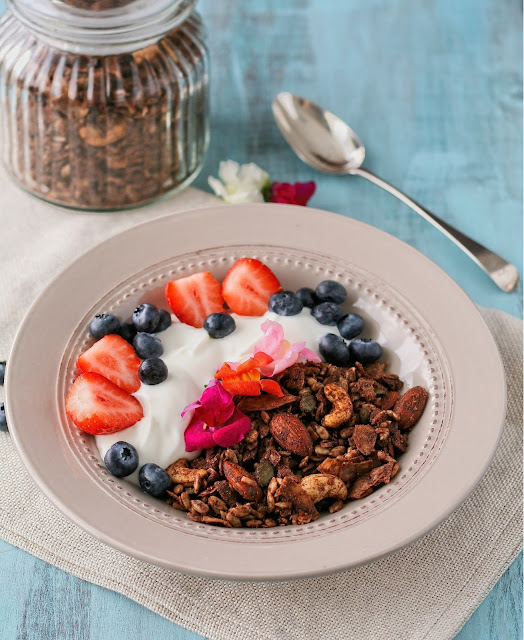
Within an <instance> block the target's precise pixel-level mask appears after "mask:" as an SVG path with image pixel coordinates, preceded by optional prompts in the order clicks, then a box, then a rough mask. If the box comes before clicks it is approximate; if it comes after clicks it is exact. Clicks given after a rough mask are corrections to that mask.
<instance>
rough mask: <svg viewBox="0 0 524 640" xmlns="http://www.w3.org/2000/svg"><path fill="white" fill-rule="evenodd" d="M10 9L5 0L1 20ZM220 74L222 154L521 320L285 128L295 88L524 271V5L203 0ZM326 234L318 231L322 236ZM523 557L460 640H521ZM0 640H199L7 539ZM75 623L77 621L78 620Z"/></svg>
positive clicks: (217, 110) (412, 218)
mask: <svg viewBox="0 0 524 640" xmlns="http://www.w3.org/2000/svg"><path fill="white" fill-rule="evenodd" d="M1 8H3V3H2V2H1V1H0V9H1ZM200 10H201V12H202V13H203V15H204V17H205V19H206V21H207V24H208V27H209V32H210V44H211V53H212V61H213V103H212V104H213V107H212V111H213V113H212V142H211V148H210V151H209V155H208V158H207V162H206V165H205V167H204V171H203V172H202V175H201V176H200V177H199V179H198V180H197V183H196V186H199V187H202V188H207V185H206V178H207V176H208V175H209V174H210V173H214V174H216V171H217V167H218V162H219V161H220V160H221V159H225V158H233V159H236V160H238V161H240V162H247V161H252V162H256V163H257V164H259V165H260V166H262V167H264V168H265V169H266V170H267V171H268V172H269V173H270V174H271V176H272V177H273V178H274V179H278V180H286V181H290V182H294V181H296V180H309V179H312V178H313V179H315V180H316V181H317V187H318V188H317V194H316V195H315V196H314V199H313V200H312V202H311V204H312V205H313V206H316V207H318V208H322V209H328V210H331V211H336V212H338V213H341V214H343V215H348V216H351V217H354V218H357V219H359V220H363V221H365V222H368V223H370V224H373V225H375V226H377V227H379V228H381V229H384V230H385V231H388V232H389V233H392V234H393V235H395V236H397V237H399V238H401V239H402V240H405V241H406V242H409V243H410V244H412V245H413V246H415V247H417V248H418V249H419V250H420V251H422V252H423V253H425V254H426V255H428V256H429V257H430V258H432V259H433V260H435V262H437V263H438V264H440V265H441V266H442V267H443V268H444V269H445V270H446V271H447V272H448V273H449V274H450V275H451V276H452V277H453V278H454V279H455V280H457V282H458V283H459V284H460V285H461V286H462V287H463V288H464V289H465V290H466V291H467V293H468V294H469V295H470V296H471V297H472V299H473V300H474V301H475V302H477V303H479V304H482V305H485V306H491V307H495V308H498V309H503V310H505V311H508V312H509V313H512V314H514V315H521V312H522V287H519V290H518V291H517V292H515V293H512V294H511V295H508V294H505V293H502V292H500V291H499V290H498V289H496V288H495V286H494V285H492V283H491V282H490V281H489V280H488V279H487V278H486V276H484V274H483V273H482V272H481V271H480V270H479V269H478V268H477V267H476V266H475V265H473V264H472V263H471V262H470V261H469V260H468V259H467V258H466V257H465V256H464V255H463V254H462V253H461V252H460V251H459V250H458V249H457V248H456V247H455V246H454V245H453V244H452V243H450V242H449V241H448V240H447V239H446V238H444V237H443V236H442V235H441V234H439V233H438V232H437V231H436V230H434V229H433V228H432V227H431V226H430V225H428V224H427V223H426V222H424V221H423V220H422V219H419V218H418V217H417V216H416V215H415V214H413V213H412V212H411V211H410V210H409V209H407V208H406V207H405V206H404V205H402V204H401V203H399V202H397V201H396V200H394V199H393V198H392V197H391V196H389V195H388V194H386V193H384V192H382V191H381V190H379V189H378V188H376V187H374V186H373V185H371V184H368V183H366V182H364V181H363V180H360V179H359V178H349V177H348V178H334V177H329V176H323V175H321V174H318V173H315V172H313V171H312V170H310V169H308V168H307V167H305V166H304V165H303V164H302V163H301V162H300V161H299V160H298V159H297V158H295V156H294V155H293V154H292V153H291V151H289V149H288V148H287V147H286V145H285V143H284V142H283V140H282V138H281V136H280V134H279V132H278V130H277V128H276V126H275V125H274V123H273V120H272V116H271V111H270V101H271V98H272V97H273V96H274V95H275V94H276V93H277V92H278V91H281V90H290V91H294V92H296V93H299V94H302V95H305V96H307V97H310V98H311V99H313V100H316V101H318V102H320V103H321V104H323V105H325V106H327V107H329V108H330V109H332V110H333V111H334V112H335V113H337V114H338V115H340V116H341V117H343V118H344V119H347V120H348V121H349V122H350V124H351V125H352V126H353V128H354V129H355V130H356V131H357V132H358V134H359V135H360V137H361V138H362V140H363V141H364V143H365V144H366V147H367V160H366V166H367V167H368V168H369V169H371V170H372V171H374V172H376V173H378V174H379V175H381V176H382V177H383V178H385V179H386V180H390V181H391V182H392V183H393V184H394V185H396V186H398V187H399V188H401V189H403V190H404V191H406V192H407V193H408V194H410V195H412V196H413V197H415V198H416V199H417V200H419V201H420V202H422V203H424V204H425V205H426V206H427V207H429V208H430V209H433V210H434V211H435V213H437V214H438V215H440V216H441V217H443V218H444V219H445V220H447V221H448V222H450V223H451V224H453V225H455V226H457V227H459V228H460V229H462V230H463V231H464V232H466V233H468V234H470V235H471V236H473V237H474V238H476V239H477V240H478V241H480V242H482V243H483V244H486V245H487V246H489V247H491V248H492V249H493V250H495V251H497V252H499V253H500V254H502V255H503V256H505V257H506V258H507V259H509V260H511V261H513V262H515V263H516V264H518V265H519V268H520V265H521V264H522V215H521V211H522V208H521V207H522V204H521V196H522V151H521V150H522V64H521V51H522V32H521V25H522V8H521V6H520V5H519V3H518V2H515V1H514V0H461V2H456V1H455V0H367V1H366V2H362V1H360V0H329V2H327V1H326V0H287V1H286V2H281V1H280V0H259V1H258V2H256V3H255V2H241V1H240V0H236V1H234V0H221V2H215V1H214V0H201V2H200ZM321 232H323V230H319V233H321ZM521 583H522V556H521V557H520V558H519V559H518V560H516V561H515V562H514V563H513V565H512V566H511V567H510V568H509V569H508V571H507V572H506V573H505V574H504V575H503V577H502V578H501V580H500V581H499V582H498V584H497V585H496V587H495V588H494V589H493V591H492V592H491V593H490V594H489V595H488V597H487V598H486V599H485V601H484V602H483V603H482V605H481V606H480V607H479V608H478V609H477V611H476V612H475V613H474V614H473V616H472V617H471V619H470V620H469V621H468V623H467V624H466V625H465V627H464V628H463V629H462V631H461V632H460V633H459V635H458V636H457V638H458V640H474V639H475V640H495V639H497V640H498V639H504V640H518V639H520V638H522V587H521ZM0 603H1V606H0V610H1V617H0V638H1V640H4V638H5V639H6V640H7V639H9V640H11V639H12V638H13V639H14V638H20V639H24V640H26V639H27V640H42V639H44V640H47V639H50V638H60V639H62V638H64V639H67V640H76V639H82V640H84V639H85V640H98V639H100V638H111V639H112V640H128V639H129V638H130V637H133V638H135V640H145V639H146V638H147V639H149V638H155V637H158V638H170V639H180V640H196V639H197V638H199V637H200V636H197V635H196V634H194V633H191V632H188V631H185V630H183V629H181V628H180V627H177V626H176V625H173V624H172V623H170V622H167V621H166V620H164V619H163V618H161V617H160V616H158V615H156V614H154V613H151V612H150V611H148V610H147V609H144V608H143V607H141V606H140V605H137V604H135V603H134V602H132V601H130V600H128V599H127V598H124V597H122V596H119V595H117V594H115V593H113V592H109V591H106V590H104V589H101V588H99V587H96V586H94V585H91V584H88V583H85V582H83V581H81V580H78V579H76V578H74V577H72V576H69V575H67V574H65V573H63V572H61V571H58V570H57V569H54V568H53V567H51V566H50V565H47V564H46V563H44V562H42V561H40V560H37V559H36V558H34V557H32V556H30V555H29V554H27V553H25V552H22V551H20V550H18V549H16V548H14V547H12V546H11V545H8V544H6V543H4V542H1V541H0ZM65 612H67V613H65Z"/></svg>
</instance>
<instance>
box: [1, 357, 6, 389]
mask: <svg viewBox="0 0 524 640" xmlns="http://www.w3.org/2000/svg"><path fill="white" fill-rule="evenodd" d="M4 380H5V360H2V361H1V362H0V387H3V386H4Z"/></svg>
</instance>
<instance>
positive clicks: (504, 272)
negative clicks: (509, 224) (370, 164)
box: [351, 167, 519, 292]
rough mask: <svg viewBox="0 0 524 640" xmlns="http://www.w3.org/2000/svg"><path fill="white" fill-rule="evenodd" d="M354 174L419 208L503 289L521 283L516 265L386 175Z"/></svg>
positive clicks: (417, 209)
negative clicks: (453, 225)
mask: <svg viewBox="0 0 524 640" xmlns="http://www.w3.org/2000/svg"><path fill="white" fill-rule="evenodd" d="M351 174H352V175H357V176H362V177H363V178H366V179H367V180H370V181H371V182H373V183H374V184H376V185H378V186H379V187H382V188H383V189H385V190H386V191H389V193H391V194H393V195H394V196H396V197H397V198H398V199H399V200H401V201H402V202H403V203H404V204H407V205H408V207H411V208H412V209H413V211H416V212H417V213H418V214H420V215H421V216H422V217H423V218H425V219H426V220H427V221H428V222H431V224H432V225H433V226H434V227H436V228H437V229H439V231H442V233H444V234H445V235H446V236H447V237H448V238H449V239H450V240H453V242H454V243H455V244H456V245H457V246H458V247H460V248H461V249H462V251H464V253H466V254H467V255H468V256H469V257H470V258H471V259H472V260H473V261H474V262H476V263H477V264H478V266H479V267H480V268H481V269H483V270H484V271H485V272H486V273H487V274H488V276H489V277H490V278H491V279H492V280H493V282H494V283H495V284H496V285H497V286H499V287H500V288H501V289H502V290H503V291H506V292H509V291H513V289H515V287H516V286H517V284H518V282H519V274H518V271H517V269H516V267H515V266H514V265H512V264H511V263H509V262H507V261H506V260H504V259H503V258H501V257H500V256H498V255H497V254H496V253H493V251H490V250H489V249H487V248H486V247H484V246H482V245H481V244H479V243H478V242H475V240H472V239H471V238H470V237H468V236H466V235H464V234H463V233H462V232H461V231H459V230H458V229H455V227H452V226H451V225H450V224H448V223H447V222H444V220H441V219H440V218H438V217H437V216H436V215H435V214H434V213H431V211H428V210H427V209H426V208H425V207H423V206H422V205H420V204H419V203H418V202H415V200H412V199H411V198H410V197H408V196H407V195H406V194H405V193H402V191H399V190H398V189H396V188H395V187H394V186H392V185H391V184H389V183H387V182H385V181H384V180H382V178H379V177H378V176H376V175H375V174H373V173H371V171H368V170H367V169H364V168H363V167H360V168H358V169H353V170H352V171H351Z"/></svg>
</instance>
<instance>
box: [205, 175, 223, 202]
mask: <svg viewBox="0 0 524 640" xmlns="http://www.w3.org/2000/svg"><path fill="white" fill-rule="evenodd" d="M207 182H208V184H209V186H210V187H211V189H213V191H214V192H215V194H216V195H217V196H218V197H219V198H224V197H225V195H226V188H225V186H224V185H223V184H222V182H220V180H218V179H217V178H214V177H213V176H209V178H208V179H207Z"/></svg>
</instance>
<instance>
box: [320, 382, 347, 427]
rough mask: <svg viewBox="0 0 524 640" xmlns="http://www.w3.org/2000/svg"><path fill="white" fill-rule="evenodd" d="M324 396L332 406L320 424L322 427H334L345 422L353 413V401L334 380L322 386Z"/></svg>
mask: <svg viewBox="0 0 524 640" xmlns="http://www.w3.org/2000/svg"><path fill="white" fill-rule="evenodd" d="M324 394H325V395H326V398H327V399H328V400H329V401H330V402H331V403H332V405H333V407H332V409H331V411H330V412H329V413H327V414H326V415H325V416H324V418H323V420H322V424H323V425H324V427H331V428H336V427H340V425H341V424H344V422H347V421H348V420H349V419H350V418H351V416H352V415H353V403H352V402H351V398H350V397H349V395H348V393H347V391H344V389H343V388H342V387H341V386H340V385H338V384H335V383H334V382H330V383H328V384H326V386H325V387H324Z"/></svg>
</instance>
